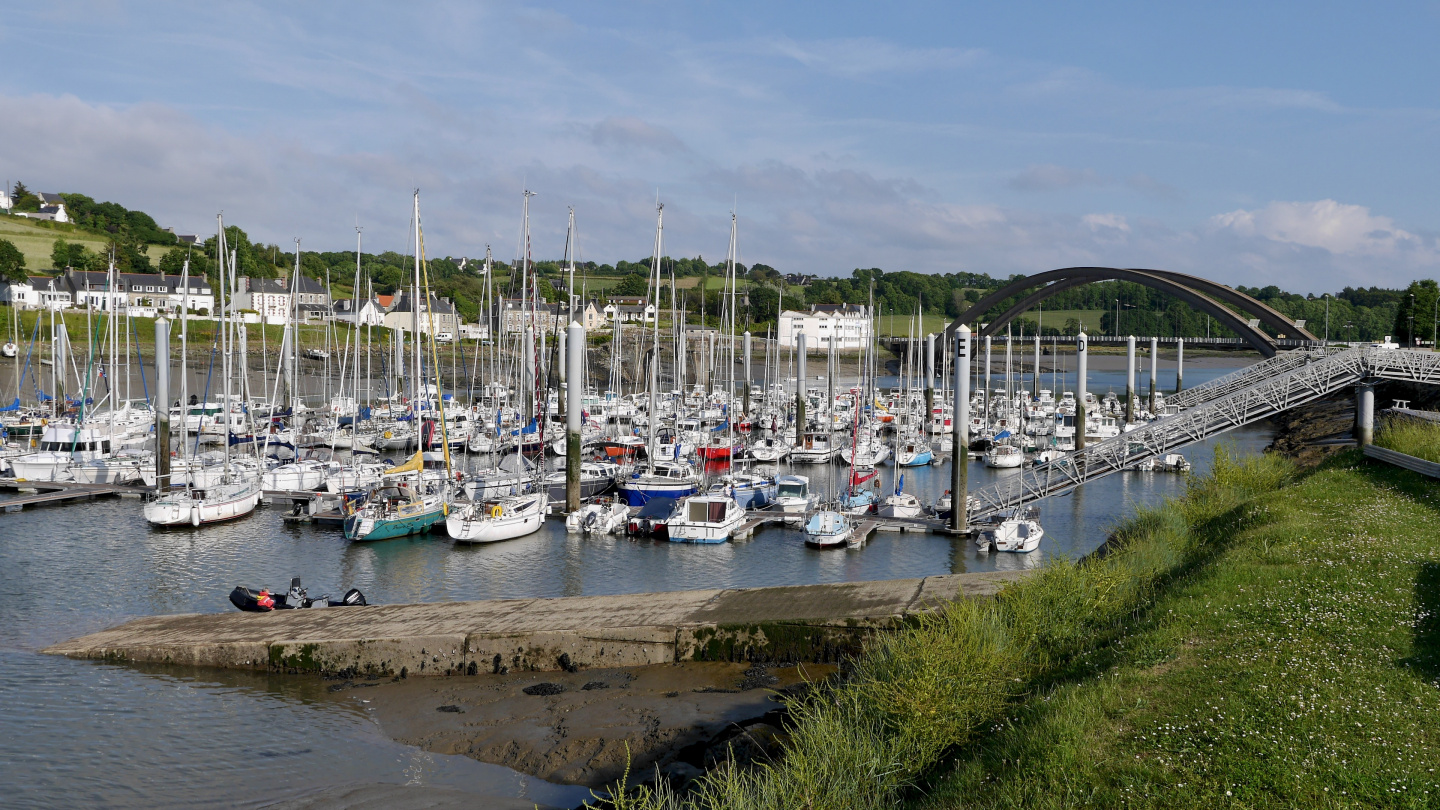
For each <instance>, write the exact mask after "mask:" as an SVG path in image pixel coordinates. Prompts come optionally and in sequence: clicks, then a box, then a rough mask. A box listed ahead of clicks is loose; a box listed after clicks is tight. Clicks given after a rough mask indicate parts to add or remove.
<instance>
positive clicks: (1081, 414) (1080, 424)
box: [1075, 332, 1090, 450]
mask: <svg viewBox="0 0 1440 810" xmlns="http://www.w3.org/2000/svg"><path fill="white" fill-rule="evenodd" d="M1075 356H1076V358H1077V365H1076V369H1075V374H1076V384H1075V389H1076V390H1075V449H1076V450H1084V449H1085V393H1086V387H1085V378H1086V376H1087V375H1088V374H1089V373H1090V339H1089V338H1088V337H1086V336H1085V333H1084V332H1081V333H1080V334H1078V335H1076V336H1075Z"/></svg>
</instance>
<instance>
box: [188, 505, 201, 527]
mask: <svg viewBox="0 0 1440 810" xmlns="http://www.w3.org/2000/svg"><path fill="white" fill-rule="evenodd" d="M190 525H191V526H199V525H200V507H198V506H192V507H190Z"/></svg>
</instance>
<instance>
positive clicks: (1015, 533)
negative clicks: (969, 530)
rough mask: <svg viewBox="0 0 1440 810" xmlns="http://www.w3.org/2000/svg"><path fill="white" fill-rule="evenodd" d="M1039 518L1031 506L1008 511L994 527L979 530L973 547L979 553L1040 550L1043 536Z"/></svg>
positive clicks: (1043, 532)
mask: <svg viewBox="0 0 1440 810" xmlns="http://www.w3.org/2000/svg"><path fill="white" fill-rule="evenodd" d="M1039 518H1040V510H1039V509H1037V508H1036V507H1033V506H1029V507H1022V508H1020V509H1012V510H1009V511H1008V512H1006V513H1004V514H1002V515H1001V516H1000V519H999V520H998V522H996V523H995V524H994V525H992V526H990V527H988V528H985V529H981V530H980V534H979V536H978V537H976V538H975V545H977V546H979V547H980V550H981V551H987V550H993V551H1011V552H1018V553H1027V552H1031V551H1034V550H1036V549H1038V548H1040V539H1041V538H1042V537H1044V536H1045V530H1044V529H1043V528H1041V526H1040V519H1039Z"/></svg>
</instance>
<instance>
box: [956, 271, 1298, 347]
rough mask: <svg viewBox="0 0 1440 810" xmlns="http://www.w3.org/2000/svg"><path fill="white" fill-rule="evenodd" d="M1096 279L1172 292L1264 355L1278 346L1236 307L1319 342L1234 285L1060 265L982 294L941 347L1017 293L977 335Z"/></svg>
mask: <svg viewBox="0 0 1440 810" xmlns="http://www.w3.org/2000/svg"><path fill="white" fill-rule="evenodd" d="M1096 281H1129V282H1133V283H1135V284H1143V285H1144V286H1146V287H1149V288H1151V289H1153V290H1158V291H1160V292H1163V293H1166V294H1167V295H1170V296H1173V297H1175V298H1177V299H1179V300H1181V301H1184V302H1185V303H1187V304H1189V305H1190V306H1192V307H1194V308H1195V309H1198V310H1200V311H1201V312H1204V313H1206V314H1207V315H1209V316H1211V317H1212V318H1214V319H1215V320H1217V321H1219V322H1220V323H1221V324H1222V325H1224V326H1225V327H1226V328H1227V329H1229V330H1230V331H1232V332H1234V333H1235V334H1236V335H1238V336H1239V337H1240V339H1241V340H1243V341H1244V342H1245V343H1247V344H1249V345H1250V347H1251V348H1253V349H1255V350H1256V351H1258V352H1260V354H1262V355H1263V356H1265V357H1274V356H1275V352H1276V351H1277V349H1278V348H1279V344H1278V343H1277V341H1276V339H1275V338H1272V337H1271V336H1270V335H1269V334H1268V333H1266V332H1265V331H1264V330H1262V329H1259V328H1257V327H1254V326H1251V325H1250V323H1251V321H1250V320H1249V319H1246V318H1243V317H1241V316H1240V315H1239V314H1237V310H1238V311H1239V312H1241V313H1246V314H1248V315H1249V316H1250V318H1251V319H1256V320H1258V321H1259V322H1260V323H1263V324H1265V325H1266V326H1268V327H1270V328H1271V329H1273V330H1274V331H1275V332H1277V333H1278V334H1282V335H1285V336H1287V337H1288V338H1291V339H1294V338H1298V339H1301V340H1307V341H1315V340H1319V338H1317V337H1315V335H1313V334H1311V333H1310V331H1309V330H1307V329H1305V328H1304V327H1302V326H1299V325H1297V324H1296V323H1295V322H1294V321H1292V320H1290V319H1289V318H1287V317H1285V316H1284V315H1282V314H1280V313H1279V312H1278V311H1276V310H1275V309H1273V308H1271V307H1270V306H1268V305H1266V304H1265V303H1263V302H1261V301H1258V300H1256V299H1255V298H1252V297H1251V296H1249V295H1246V294H1245V293H1242V292H1240V291H1239V290H1236V289H1235V288H1233V287H1227V286H1225V285H1224V284H1218V283H1216V282H1213V281H1209V280H1207V279H1203V278H1200V277H1199V276H1192V275H1188V274H1185V273H1176V272H1173V271H1170V270H1145V269H1134V268H1119V267H1064V268H1061V269H1059V270H1050V271H1048V272H1044V273H1037V274H1035V275H1033V276H1027V277H1026V278H1022V279H1017V280H1015V281H1012V282H1011V283H1009V284H1006V285H1005V286H1004V287H1001V288H1000V289H998V290H995V291H994V292H992V293H990V294H989V295H986V296H985V297H984V298H981V299H980V300H979V301H977V302H976V303H975V305H974V306H972V307H970V308H969V309H968V310H966V311H965V312H964V313H963V314H962V315H961V316H960V317H958V318H956V319H955V321H954V323H951V324H950V325H949V326H947V327H945V337H946V338H947V341H946V345H948V343H949V338H951V337H952V336H953V334H954V331H955V330H956V329H958V328H959V327H960V324H962V323H969V324H975V323H978V322H979V321H980V318H982V317H983V316H984V315H985V313H987V312H989V311H990V310H992V309H994V308H995V307H996V306H997V305H999V304H1000V302H1002V301H1004V300H1006V299H1008V298H1013V297H1014V296H1017V295H1018V296H1021V298H1020V300H1018V301H1016V302H1015V303H1014V304H1013V305H1012V306H1010V307H1009V308H1008V309H1006V310H1005V311H1004V312H1002V313H1000V314H999V315H998V316H996V317H995V318H992V319H991V320H990V321H988V322H987V323H986V324H985V326H984V327H982V328H981V329H979V330H977V334H978V335H979V336H981V337H983V336H986V335H994V334H996V333H997V332H1000V331H1001V330H1003V329H1004V328H1005V325H1006V324H1008V323H1010V322H1011V321H1012V320H1014V319H1015V318H1017V317H1019V316H1020V315H1021V314H1023V313H1025V312H1029V311H1030V310H1031V309H1033V308H1034V307H1035V306H1036V305H1038V304H1039V303H1040V302H1042V301H1044V300H1046V299H1047V298H1050V297H1052V296H1054V295H1056V294H1058V293H1061V292H1064V291H1065V290H1069V289H1072V288H1074V287H1078V286H1080V285H1082V284H1090V283H1093V282H1096ZM1227 305H1228V306H1227Z"/></svg>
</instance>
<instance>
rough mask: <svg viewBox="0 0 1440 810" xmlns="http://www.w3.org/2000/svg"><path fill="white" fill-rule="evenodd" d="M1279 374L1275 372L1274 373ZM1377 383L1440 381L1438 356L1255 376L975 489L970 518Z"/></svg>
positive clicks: (1371, 355)
mask: <svg viewBox="0 0 1440 810" xmlns="http://www.w3.org/2000/svg"><path fill="white" fill-rule="evenodd" d="M1274 370H1275V369H1274V367H1272V369H1271V371H1272V372H1273V371H1274ZM1375 379H1383V380H1398V381H1404V382H1418V383H1431V384H1436V383H1440V353H1435V352H1418V351H1411V350H1406V349H1381V348H1355V349H1348V350H1346V351H1342V352H1339V353H1336V354H1332V355H1330V356H1329V357H1324V358H1311V359H1310V360H1309V361H1308V362H1306V363H1304V364H1301V365H1298V366H1296V367H1294V368H1291V369H1290V370H1288V371H1285V372H1282V373H1278V374H1271V375H1266V376H1264V378H1262V379H1258V380H1255V379H1254V378H1253V377H1252V378H1251V380H1252V382H1251V384H1250V385H1249V386H1247V387H1244V388H1240V389H1239V390H1233V391H1231V392H1230V393H1228V394H1226V395H1224V396H1220V397H1218V398H1215V399H1212V400H1210V401H1208V402H1205V403H1204V404H1202V405H1199V406H1196V407H1193V408H1188V409H1186V410H1184V411H1181V412H1180V413H1179V414H1176V415H1174V416H1167V417H1163V418H1160V419H1157V420H1155V421H1154V422H1151V423H1149V424H1148V425H1145V426H1144V427H1139V428H1136V429H1135V430H1132V431H1129V432H1127V433H1122V434H1120V435H1119V436H1117V437H1115V438H1113V439H1109V440H1107V441H1104V442H1100V443H1097V444H1093V445H1090V446H1089V447H1086V448H1085V449H1084V450H1080V451H1077V452H1074V453H1070V454H1068V455H1066V456H1065V457H1064V458H1061V459H1059V460H1056V461H1052V462H1049V463H1047V464H1042V465H1039V466H1036V467H1032V468H1031V469H1028V470H1026V471H1024V472H1023V473H1021V474H1020V475H1018V476H1013V477H1010V478H1007V479H1005V480H1003V481H999V482H996V483H994V484H991V485H989V486H985V487H981V488H979V489H975V490H971V491H970V494H969V503H970V510H969V515H968V517H969V518H970V520H971V521H979V520H984V519H985V518H988V517H991V516H993V515H995V514H996V513H997V512H1001V511H1004V510H1006V509H1012V508H1014V507H1017V506H1021V505H1023V504H1026V503H1029V502H1031V501H1036V500H1039V499H1041V498H1045V497H1049V496H1051V495H1058V494H1061V493H1064V492H1067V491H1069V490H1072V489H1074V488H1075V487H1077V486H1079V485H1081V484H1083V483H1085V482H1086V481H1091V480H1094V479H1096V478H1102V477H1104V476H1107V475H1110V474H1112V473H1116V472H1119V471H1121V470H1123V469H1125V468H1126V467H1128V466H1130V465H1132V464H1134V463H1136V462H1138V461H1143V460H1145V459H1147V458H1151V457H1154V456H1159V455H1164V454H1165V453H1169V452H1171V451H1174V450H1177V449H1179V448H1181V447H1184V446H1186V445H1189V444H1194V443H1195V442H1198V441H1202V440H1204V439H1208V438H1210V437H1211V436H1216V435H1219V434H1221V433H1224V432H1226V431H1228V430H1233V429H1234V428H1237V427H1240V426H1242V425H1248V424H1251V423H1253V422H1258V421H1260V420H1261V419H1266V418H1268V417H1271V416H1274V415H1275V414H1277V413H1280V412H1282V411H1285V410H1288V409H1290V408H1294V407H1296V406H1299V405H1304V404H1305V403H1307V402H1311V401H1313V400H1316V399H1319V398H1320V397H1323V396H1325V395H1326V394H1330V393H1333V392H1335V391H1338V390H1340V389H1343V388H1345V387H1347V386H1351V385H1355V384H1357V383H1361V382H1364V381H1367V380H1375Z"/></svg>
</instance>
